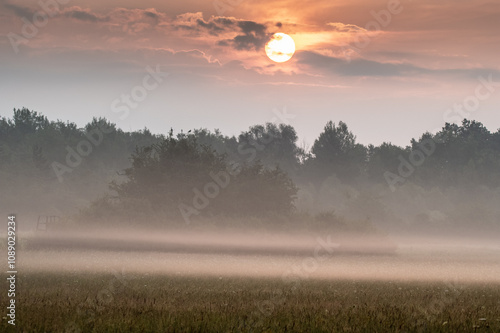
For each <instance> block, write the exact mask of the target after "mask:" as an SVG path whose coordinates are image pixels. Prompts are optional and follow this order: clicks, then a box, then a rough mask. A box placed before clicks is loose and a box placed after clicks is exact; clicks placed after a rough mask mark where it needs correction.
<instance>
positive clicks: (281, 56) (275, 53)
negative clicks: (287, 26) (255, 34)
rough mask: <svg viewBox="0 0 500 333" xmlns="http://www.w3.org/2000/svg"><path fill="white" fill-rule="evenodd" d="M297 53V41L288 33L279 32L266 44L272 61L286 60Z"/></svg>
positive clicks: (267, 52)
mask: <svg viewBox="0 0 500 333" xmlns="http://www.w3.org/2000/svg"><path fill="white" fill-rule="evenodd" d="M294 53H295V42H294V41H293V39H292V37H290V36H288V35H287V34H284V33H281V32H278V33H275V34H274V35H273V37H271V40H270V41H269V42H267V44H266V54H267V56H268V57H269V59H271V60H272V61H275V62H285V61H288V60H290V59H291V58H292V56H293V54H294Z"/></svg>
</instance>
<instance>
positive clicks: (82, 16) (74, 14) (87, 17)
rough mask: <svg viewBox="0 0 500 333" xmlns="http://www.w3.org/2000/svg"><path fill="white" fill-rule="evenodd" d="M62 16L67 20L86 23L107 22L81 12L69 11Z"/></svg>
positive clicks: (104, 19)
mask: <svg viewBox="0 0 500 333" xmlns="http://www.w3.org/2000/svg"><path fill="white" fill-rule="evenodd" d="M64 15H65V16H66V17H69V18H74V19H77V20H80V21H88V22H104V21H107V20H108V18H101V17H99V16H97V15H95V14H92V13H89V12H86V11H83V10H71V11H68V12H65V13H64Z"/></svg>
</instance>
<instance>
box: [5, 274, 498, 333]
mask: <svg viewBox="0 0 500 333" xmlns="http://www.w3.org/2000/svg"><path fill="white" fill-rule="evenodd" d="M19 290H20V291H21V292H20V293H19V296H18V298H17V302H18V304H19V305H18V314H17V316H18V318H19V319H18V321H17V324H16V327H15V329H13V328H12V327H11V325H7V323H6V320H5V319H4V320H2V323H1V325H0V330H1V331H2V332H10V331H12V332H14V331H16V332H237V331H243V332H498V331H500V288H499V287H498V286H493V285H491V284H488V285H486V284H467V285H464V284H454V283H438V282H436V283H419V282H397V283H396V282H373V281H352V280H351V281H325V280H307V281H299V280H296V281H288V282H286V281H283V280H281V279H253V278H237V277H233V278H231V277H203V278H201V277H185V276H182V277H180V276H178V277H175V276H160V275H154V276H149V275H128V276H122V275H120V274H119V273H115V274H53V273H38V274H28V275H24V276H23V277H22V278H21V279H20V280H19Z"/></svg>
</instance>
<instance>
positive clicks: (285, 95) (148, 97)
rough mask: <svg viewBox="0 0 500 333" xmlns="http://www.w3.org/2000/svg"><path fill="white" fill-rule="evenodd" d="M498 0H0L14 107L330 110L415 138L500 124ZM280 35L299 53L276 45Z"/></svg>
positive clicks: (173, 119)
mask: <svg viewBox="0 0 500 333" xmlns="http://www.w3.org/2000/svg"><path fill="white" fill-rule="evenodd" d="M499 17H500V2H498V1H491V0H441V1H439V2H437V1H431V0H401V1H398V0H338V1H332V0H314V1H312V0H310V1H308V0H300V1H298V0H279V1H271V0H266V1H262V0H215V1H212V0H203V1H197V0H185V1H164V0H163V1H159V0H158V1H157V0H143V1H130V0H122V1H111V0H100V1H97V0H88V1H79V0H41V1H33V0H18V1H13V0H10V1H6V0H0V36H1V38H0V115H1V116H4V117H10V116H11V115H12V109H13V108H21V107H27V108H29V109H32V110H36V111H39V112H42V113H43V114H45V115H46V116H48V117H49V119H54V120H55V119H61V120H64V121H66V120H70V121H73V122H76V123H77V124H78V125H79V126H83V125H84V124H85V123H87V122H89V121H90V120H91V119H92V117H94V116H96V117H106V118H107V119H109V120H110V121H112V122H114V123H116V124H117V125H118V126H119V127H120V128H122V129H124V130H138V129H143V128H144V127H147V128H149V129H150V130H151V131H152V132H154V133H167V132H168V130H169V129H170V128H173V129H174V131H175V132H179V131H180V130H184V131H187V130H189V129H193V128H208V129H210V130H213V129H216V128H217V129H220V130H221V131H222V132H223V133H224V134H228V135H233V134H234V135H237V134H239V133H240V132H241V131H244V130H246V129H248V127H249V126H252V125H255V124H263V123H266V122H285V123H288V124H290V125H292V126H293V127H294V128H295V129H296V130H297V133H298V135H299V138H300V142H299V144H300V145H304V146H306V147H307V146H310V145H312V144H313V142H314V140H315V139H316V138H317V137H318V135H319V133H320V132H321V131H322V129H323V127H324V125H325V124H326V123H327V122H328V121H329V120H332V121H334V122H337V123H338V122H339V121H344V122H346V123H347V124H348V126H349V128H350V129H351V130H352V131H353V132H354V134H355V135H356V136H357V139H358V141H359V142H361V143H363V144H370V143H372V144H380V143H382V142H392V143H395V144H398V145H407V144H409V142H410V139H411V138H415V137H418V136H420V135H421V134H422V133H424V132H426V131H430V132H436V131H437V130H438V129H439V128H440V127H442V126H443V125H444V123H445V122H460V121H461V120H462V119H463V118H464V117H466V118H468V119H476V120H479V121H481V122H483V123H484V124H485V125H486V126H487V127H488V128H489V129H490V130H492V131H496V130H497V129H499V128H500V113H499V110H498V109H499V105H500V62H499V61H498V55H499V54H500V34H499V33H498V32H499V31H500V20H499V19H498V18H499ZM277 32H282V33H285V34H288V35H289V36H291V37H292V38H293V39H294V41H295V44H296V52H295V54H294V56H293V57H292V58H291V59H290V60H289V61H287V62H284V63H276V62H273V61H272V60H271V59H269V58H268V57H267V56H266V53H265V50H264V47H265V45H266V43H267V42H268V41H269V40H270V39H271V37H272V35H273V34H274V33H277Z"/></svg>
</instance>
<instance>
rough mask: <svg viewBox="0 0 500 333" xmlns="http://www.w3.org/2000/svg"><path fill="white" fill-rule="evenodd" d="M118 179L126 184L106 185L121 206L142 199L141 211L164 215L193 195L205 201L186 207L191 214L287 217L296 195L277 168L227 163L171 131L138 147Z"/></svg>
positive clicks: (176, 211)
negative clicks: (166, 135) (150, 142)
mask: <svg viewBox="0 0 500 333" xmlns="http://www.w3.org/2000/svg"><path fill="white" fill-rule="evenodd" d="M235 168H237V172H236V171H234V170H235ZM124 175H125V176H126V178H127V181H126V182H124V183H122V184H117V183H116V182H115V183H112V184H111V188H112V189H113V190H114V191H116V193H117V195H118V198H119V199H120V201H121V202H122V203H124V204H127V202H130V201H135V202H137V201H143V202H145V205H143V207H145V208H148V207H151V208H152V209H153V210H154V211H156V212H163V213H166V214H167V215H177V216H178V214H179V207H180V206H181V205H182V206H191V205H192V203H193V202H194V200H195V199H194V198H195V197H196V196H199V197H200V198H201V199H200V200H202V201H204V202H206V201H209V204H206V205H205V207H203V209H202V208H199V207H196V205H192V206H194V207H196V208H193V207H191V208H193V209H195V210H196V215H200V214H201V215H220V214H222V215H240V216H241V215H245V216H248V215H250V216H256V215H266V214H272V213H287V212H290V211H291V210H292V209H293V200H294V197H295V195H296V193H297V189H296V187H295V185H294V184H293V182H292V181H291V180H290V178H289V177H288V176H287V175H286V174H285V173H284V172H283V171H281V170H280V169H279V168H276V169H267V168H265V167H264V166H263V165H262V164H260V163H253V164H248V165H246V164H240V165H238V166H235V165H232V164H231V163H229V162H228V161H227V160H226V155H224V154H219V153H217V152H216V151H215V150H213V149H212V148H211V147H209V146H206V145H199V144H198V143H197V141H196V138H195V137H194V136H190V135H185V134H180V135H178V136H177V138H175V137H174V136H173V133H172V131H171V132H170V135H169V137H168V138H166V139H165V140H164V141H162V142H161V143H159V144H154V145H151V146H149V147H145V148H142V149H138V150H137V151H136V152H135V153H134V154H133V155H132V166H131V167H130V168H128V169H126V170H125V174H124ZM215 178H218V180H214V179H215ZM221 183H224V184H221ZM208 184H211V185H208ZM207 186H208V187H207ZM207 188H208V189H207ZM214 193H215V194H214Z"/></svg>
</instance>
